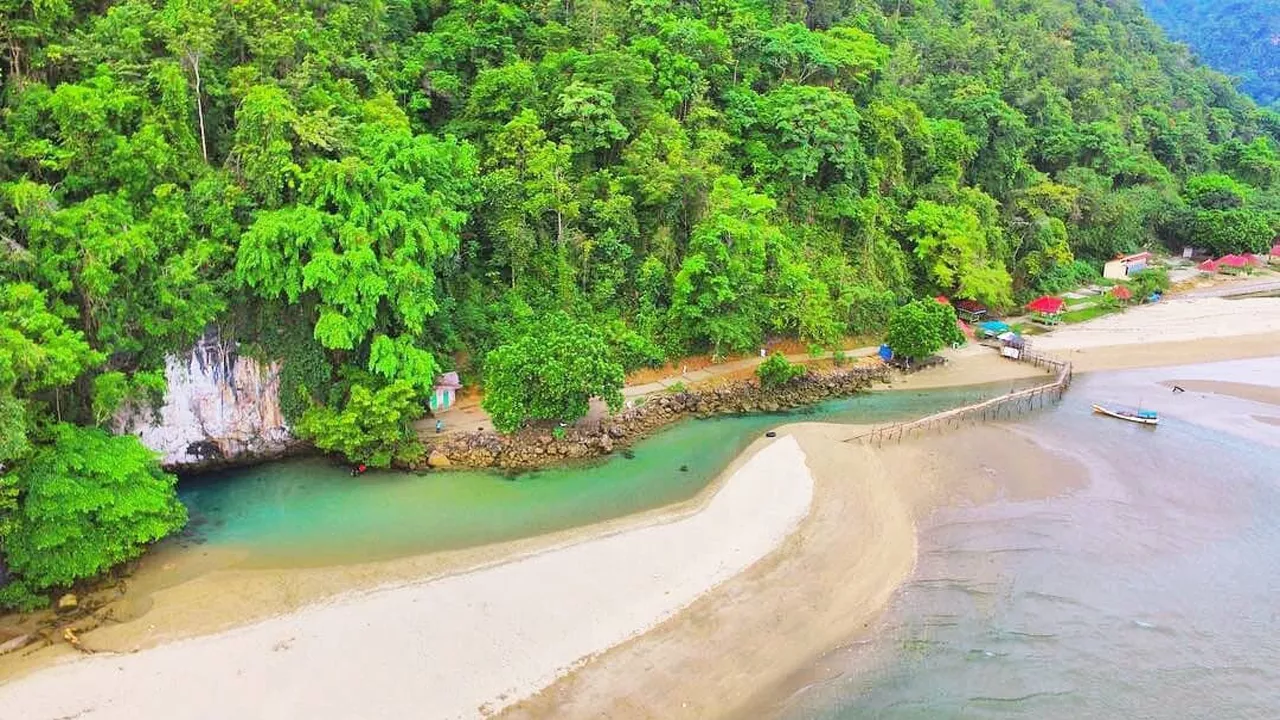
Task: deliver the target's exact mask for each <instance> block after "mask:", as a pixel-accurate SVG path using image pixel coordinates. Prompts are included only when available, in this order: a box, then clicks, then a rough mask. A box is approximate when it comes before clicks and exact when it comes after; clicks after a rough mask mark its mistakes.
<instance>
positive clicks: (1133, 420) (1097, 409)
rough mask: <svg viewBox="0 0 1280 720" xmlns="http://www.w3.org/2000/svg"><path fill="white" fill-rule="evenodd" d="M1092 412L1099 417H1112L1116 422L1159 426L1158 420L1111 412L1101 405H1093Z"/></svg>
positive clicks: (1116, 411)
mask: <svg viewBox="0 0 1280 720" xmlns="http://www.w3.org/2000/svg"><path fill="white" fill-rule="evenodd" d="M1093 411H1094V412H1096V413H1098V414H1099V415H1106V416H1107V417H1113V418H1115V419H1117V420H1125V421H1127V422H1131V423H1137V424H1139V425H1159V424H1160V418H1154V417H1139V416H1137V415H1133V414H1131V413H1125V412H1120V411H1118V410H1112V409H1110V408H1106V407H1103V406H1101V405H1094V406H1093Z"/></svg>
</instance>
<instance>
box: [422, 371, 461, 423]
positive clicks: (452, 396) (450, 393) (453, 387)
mask: <svg viewBox="0 0 1280 720" xmlns="http://www.w3.org/2000/svg"><path fill="white" fill-rule="evenodd" d="M461 387H462V381H461V380H459V379H458V373H456V372H447V373H442V374H441V375H440V377H437V378H436V384H435V387H434V388H432V390H431V397H430V399H428V400H427V407H429V408H431V412H432V413H436V414H439V413H442V412H444V411H446V410H448V409H450V408H452V407H453V405H454V403H455V402H456V401H457V394H458V390H459V389H460V388H461Z"/></svg>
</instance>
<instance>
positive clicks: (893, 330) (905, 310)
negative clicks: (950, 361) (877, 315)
mask: <svg viewBox="0 0 1280 720" xmlns="http://www.w3.org/2000/svg"><path fill="white" fill-rule="evenodd" d="M963 340H964V336H963V335H961V334H960V331H959V329H958V328H957V327H956V311H955V308H953V307H951V306H950V305H944V304H942V303H940V302H937V301H935V300H932V299H928V298H922V299H920V300H913V301H911V302H909V303H907V304H906V305H903V306H902V307H899V308H898V309H896V310H894V311H893V315H892V316H891V317H890V318H889V332H888V334H887V335H886V336H885V343H887V344H888V345H889V347H890V348H892V349H893V354H894V355H895V356H899V357H905V358H910V359H912V360H915V359H918V358H923V357H928V356H930V355H932V354H934V353H936V352H937V351H939V350H941V349H942V348H944V347H946V346H948V345H950V344H952V343H956V342H963Z"/></svg>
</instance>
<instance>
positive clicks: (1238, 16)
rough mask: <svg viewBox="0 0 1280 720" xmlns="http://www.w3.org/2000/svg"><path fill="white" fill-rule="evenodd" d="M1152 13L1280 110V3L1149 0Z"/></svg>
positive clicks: (1207, 59)
mask: <svg viewBox="0 0 1280 720" xmlns="http://www.w3.org/2000/svg"><path fill="white" fill-rule="evenodd" d="M1143 4H1144V5H1145V6H1146V8H1147V11H1148V12H1149V13H1151V17H1152V18H1153V19H1154V20H1155V21H1156V22H1157V23H1159V24H1160V26H1161V27H1163V28H1164V30H1165V32H1167V33H1168V34H1169V36H1170V37H1172V38H1173V39H1175V40H1180V41H1182V42H1185V43H1187V44H1188V45H1190V46H1191V48H1192V49H1193V50H1195V52H1196V54H1197V55H1199V56H1200V57H1201V58H1204V60H1205V62H1207V63H1209V64H1210V65H1212V66H1213V67H1215V68H1217V69H1219V70H1222V71H1223V72H1227V73H1230V74H1232V75H1235V76H1238V77H1239V78H1240V88H1241V89H1242V90H1244V91H1245V92H1246V93H1248V94H1249V95H1250V96H1252V97H1253V98H1254V99H1255V100H1257V101H1258V103H1259V104H1261V105H1264V106H1270V107H1273V108H1275V109H1280V2H1277V1H1276V0H1143Z"/></svg>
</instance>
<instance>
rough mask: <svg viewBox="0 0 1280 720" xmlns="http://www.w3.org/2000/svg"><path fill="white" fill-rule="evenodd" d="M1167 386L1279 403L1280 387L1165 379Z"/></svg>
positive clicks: (1163, 383)
mask: <svg viewBox="0 0 1280 720" xmlns="http://www.w3.org/2000/svg"><path fill="white" fill-rule="evenodd" d="M1160 384H1161V385H1164V386H1165V387H1167V388H1173V387H1180V388H1182V389H1183V390H1185V391H1187V392H1194V393H1211V394H1214V395H1227V396H1230V397H1234V398H1239V399H1241V400H1249V401H1252V402H1258V403H1265V404H1267V405H1280V387H1274V386H1271V385H1257V384H1254V383H1243V382H1223V381H1221V380H1165V381H1164V382H1162V383H1160Z"/></svg>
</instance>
